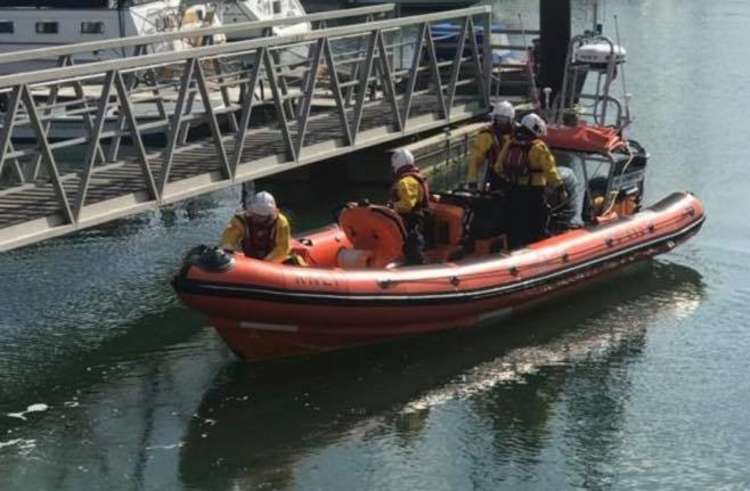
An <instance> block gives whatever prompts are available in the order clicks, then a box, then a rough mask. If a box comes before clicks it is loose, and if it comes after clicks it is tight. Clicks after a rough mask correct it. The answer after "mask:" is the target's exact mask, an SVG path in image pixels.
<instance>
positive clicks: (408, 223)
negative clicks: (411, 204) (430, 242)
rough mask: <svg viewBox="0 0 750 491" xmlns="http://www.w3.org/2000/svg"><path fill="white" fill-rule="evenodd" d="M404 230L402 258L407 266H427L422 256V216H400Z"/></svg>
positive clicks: (420, 214)
mask: <svg viewBox="0 0 750 491" xmlns="http://www.w3.org/2000/svg"><path fill="white" fill-rule="evenodd" d="M401 219H402V220H403V221H404V228H405V229H406V241H405V242H404V256H405V258H406V264H407V265H414V264H427V263H428V262H429V261H428V259H427V256H425V254H424V248H425V240H424V214H422V213H409V214H406V215H402V216H401Z"/></svg>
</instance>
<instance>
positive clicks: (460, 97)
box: [0, 6, 492, 251]
mask: <svg viewBox="0 0 750 491" xmlns="http://www.w3.org/2000/svg"><path fill="white" fill-rule="evenodd" d="M325 14H327V15H326V17H327V18H329V19H330V18H331V15H330V13H325ZM313 15H315V14H313ZM297 22H299V18H297ZM445 22H452V23H455V24H457V25H458V26H460V27H459V29H460V34H459V36H458V38H457V42H456V43H455V44H454V45H453V46H451V47H450V48H449V52H447V53H446V52H445V48H444V49H443V51H442V52H438V50H437V49H436V47H435V43H434V42H433V37H432V27H433V26H434V25H435V24H438V23H445ZM490 24H491V9H490V7H487V6H481V7H472V8H467V9H461V10H453V11H445V12H439V13H433V14H426V15H418V16H411V17H404V18H395V19H385V20H373V21H371V22H364V23H357V24H354V25H343V26H336V27H327V28H326V27H325V26H323V28H317V29H313V30H312V31H310V32H307V33H303V34H295V35H289V36H282V37H263V38H259V39H252V40H247V41H240V42H232V43H221V44H214V45H210V44H209V45H206V46H201V47H196V48H192V49H188V50H181V51H175V52H161V53H160V52H157V53H150V52H145V51H144V49H143V48H138V46H139V45H138V44H133V45H132V46H130V47H131V48H132V49H134V50H135V52H134V53H133V55H132V56H127V57H124V58H119V59H110V60H104V61H98V62H92V63H86V64H78V65H76V64H73V65H70V64H69V58H66V60H67V61H65V62H64V63H61V66H59V67H55V68H51V69H46V70H40V71H34V72H29V73H17V74H13V75H7V76H0V95H4V98H5V106H6V107H5V112H4V116H3V120H2V128H0V178H2V179H3V181H2V182H4V183H5V184H4V187H2V188H0V251H3V250H9V249H13V248H16V247H20V246H23V245H26V244H31V243H34V242H38V241H41V240H44V239H47V238H50V237H55V236H60V235H64V234H67V233H70V232H73V231H76V230H80V229H83V228H86V227H91V226H94V225H98V224H101V223H104V222H107V221H110V220H114V219H117V218H120V217H124V216H127V215H130V214H135V213H140V212H143V211H146V210H149V209H154V208H157V207H159V206H162V205H166V204H170V203H174V202H177V201H180V200H184V199H186V198H190V197H193V196H197V195H200V194H202V193H208V192H212V191H215V190H218V189H222V188H225V187H227V186H232V185H235V184H238V183H242V182H246V181H251V180H254V179H257V178H260V177H264V176H269V175H272V174H275V173H279V172H284V171H287V170H290V169H294V168H297V167H300V166H304V165H308V164H311V163H314V162H318V161H321V160H324V159H328V158H331V157H334V156H340V155H343V154H346V153H349V152H353V151H356V150H360V149H363V148H366V147H369V146H373V145H377V144H382V143H386V142H389V141H392V140H396V139H399V138H403V137H405V136H408V135H413V134H416V133H420V132H424V131H429V130H434V129H438V128H440V127H443V126H446V125H449V124H452V123H455V122H459V121H462V120H466V119H469V118H473V117H476V116H478V115H480V114H483V113H484V112H486V110H487V108H488V106H489V96H490V93H489V83H488V81H489V79H490V72H491V70H492V66H491V65H492V59H491V58H492V57H491V56H485V54H487V53H490V51H491V50H490V41H489V38H490V36H483V40H482V44H481V45H480V43H479V41H478V40H477V36H476V35H475V33H476V32H477V30H478V29H479V28H480V27H481V29H484V32H489V29H490ZM256 27H257V26H256ZM319 27H320V26H319ZM229 28H232V26H229ZM202 34H205V33H203V32H200V31H194V32H193V33H192V35H194V36H196V35H202ZM164 36H168V35H164ZM145 41H148V42H153V41H155V40H145ZM145 41H144V42H145ZM110 42H112V43H114V42H115V41H110ZM142 44H143V43H142ZM89 48H90V47H89ZM0 62H2V60H1V59H0ZM261 87H262V89H261ZM264 91H265V92H266V93H267V94H268V97H267V99H265V100H264V99H263V94H262V93H263V92H264ZM63 93H65V97H62V96H61V94H63ZM321 101H328V103H327V104H324V103H321ZM71 119H72V120H74V121H78V122H79V125H80V127H81V128H83V130H82V131H83V133H80V132H79V133H75V132H74V133H72V134H66V133H65V132H64V131H63V132H57V133H55V127H56V125H57V124H58V123H60V122H63V123H64V122H66V121H68V120H71ZM24 134H25V135H27V136H30V137H31V139H30V140H29V143H30V144H24V140H23V138H22V137H23V135H24ZM153 138H156V139H157V140H160V141H159V143H158V144H156V145H155V146H154V145H150V144H149V141H148V140H149V139H153ZM125 141H126V142H127V144H123V142H125ZM71 154H73V155H76V156H78V157H77V158H74V159H73V161H71V160H70V159H67V160H66V159H65V158H63V156H65V155H67V156H69V155H71Z"/></svg>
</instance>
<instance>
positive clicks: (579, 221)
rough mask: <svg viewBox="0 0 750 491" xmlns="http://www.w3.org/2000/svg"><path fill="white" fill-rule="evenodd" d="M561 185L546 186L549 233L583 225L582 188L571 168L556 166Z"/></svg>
mask: <svg viewBox="0 0 750 491" xmlns="http://www.w3.org/2000/svg"><path fill="white" fill-rule="evenodd" d="M557 172H558V173H559V174H560V178H561V179H562V182H563V185H562V186H559V187H556V188H553V187H551V186H547V197H546V199H547V203H548V205H549V207H550V214H551V216H550V223H549V228H550V232H551V233H557V232H564V231H566V230H569V229H572V228H580V227H583V191H584V190H583V189H582V187H583V186H581V185H580V181H579V180H578V176H576V173H575V171H574V170H573V169H571V168H570V167H566V166H564V165H558V166H557Z"/></svg>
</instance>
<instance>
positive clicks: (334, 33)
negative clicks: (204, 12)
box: [0, 5, 492, 91]
mask: <svg viewBox="0 0 750 491" xmlns="http://www.w3.org/2000/svg"><path fill="white" fill-rule="evenodd" d="M491 12H492V7H491V6H489V5H482V6H476V7H469V8H465V9H456V10H444V11H441V12H435V13H430V14H422V15H413V16H409V17H400V18H397V19H389V20H382V21H375V22H369V23H364V24H355V25H350V26H341V27H333V28H329V29H320V30H316V31H310V32H305V33H297V34H288V35H285V36H274V37H270V38H260V39H250V40H247V41H237V42H233V43H226V44H218V45H211V46H204V47H198V48H189V49H185V50H180V51H170V52H166V53H153V54H147V55H142V56H138V57H130V58H121V59H114V60H104V61H98V62H93V63H86V64H83V65H74V66H67V67H56V68H49V69H46V70H38V71H33V72H26V73H16V74H12V75H4V76H0V91H1V90H2V89H7V88H10V87H19V86H22V85H30V84H36V83H41V82H50V81H57V80H62V79H67V78H71V77H80V76H86V75H95V74H99V73H105V72H109V71H112V70H119V71H123V70H129V69H142V68H149V67H156V66H159V65H165V64H170V63H175V62H180V61H185V60H190V59H197V58H203V57H209V56H222V55H231V54H237V53H242V52H245V51H252V50H255V49H258V48H270V47H274V46H279V45H288V44H297V43H308V42H312V41H317V40H319V39H322V38H335V37H341V36H348V35H353V34H361V33H367V32H373V31H378V30H383V29H390V28H398V27H403V26H408V25H414V24H424V23H430V22H435V21H444V20H451V19H458V18H465V17H468V16H473V15H482V14H484V15H489V14H491Z"/></svg>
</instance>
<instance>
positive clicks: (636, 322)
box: [179, 261, 704, 489]
mask: <svg viewBox="0 0 750 491" xmlns="http://www.w3.org/2000/svg"><path fill="white" fill-rule="evenodd" d="M703 292H704V283H703V281H702V278H701V276H700V274H698V273H697V272H696V271H694V270H693V269H690V268H688V267H685V266H681V265H677V264H672V263H668V262H658V261H655V262H649V263H645V264H643V265H640V266H638V267H636V268H633V269H631V270H629V271H628V272H627V273H626V274H623V275H621V276H619V277H618V283H617V288H612V284H607V283H606V282H600V283H598V284H597V285H592V286H590V287H588V288H587V289H586V291H585V292H581V293H579V294H577V295H576V296H575V297H566V298H568V299H570V298H572V299H573V301H572V302H571V301H566V300H561V301H556V302H553V303H551V304H549V306H548V308H546V309H545V310H544V311H543V312H531V313H528V314H526V315H524V316H520V317H517V318H515V319H513V320H511V321H510V322H509V323H507V324H506V325H504V326H503V327H502V328H500V329H493V328H492V327H489V328H486V329H477V330H470V331H464V332H450V333H443V334H440V335H436V336H428V337H424V336H423V337H421V338H416V339H410V340H400V341H396V342H393V343H388V344H384V345H378V346H372V347H368V348H363V349H355V350H349V351H343V352H338V353H332V354H328V355H318V356H316V357H313V358H310V359H298V360H290V361H286V362H279V363H269V364H263V365H247V364H244V363H242V362H235V363H231V364H229V365H227V366H226V367H225V368H224V369H223V370H222V371H221V372H220V373H219V374H218V375H217V377H216V379H215V380H214V383H213V385H212V387H211V388H210V389H209V390H208V391H207V393H206V394H205V395H204V398H203V401H202V403H201V405H200V408H199V409H198V410H197V412H196V414H195V416H194V417H193V419H192V421H191V423H190V426H189V428H188V433H187V435H186V437H185V439H184V441H183V446H182V448H181V450H180V452H181V453H180V463H179V476H180V479H181V481H182V482H183V484H184V485H185V486H186V487H189V488H206V487H211V488H212V489H230V488H231V489H239V488H241V489H249V488H251V487H255V486H261V485H262V486H268V487H269V488H273V489H278V488H283V487H287V486H290V485H292V484H294V482H295V481H297V480H304V482H305V483H307V484H309V485H311V486H313V487H315V486H316V485H320V486H322V487H323V488H325V487H327V486H330V485H331V484H336V486H339V487H343V488H351V489H357V488H360V487H362V486H371V485H373V482H374V481H373V479H376V482H377V483H378V485H383V486H385V487H386V488H388V487H390V486H394V485H397V484H398V483H399V482H401V485H402V486H403V484H404V482H406V481H398V479H400V478H403V476H404V475H408V472H407V473H406V474H402V475H401V477H399V474H400V472H401V471H403V470H404V469H409V468H411V469H412V473H413V472H414V470H413V469H414V468H416V467H417V466H419V465H420V463H430V467H431V468H440V467H441V466H442V465H443V464H445V465H446V466H449V467H450V466H453V467H455V466H462V465H463V464H462V463H461V461H462V460H466V467H467V469H466V470H465V472H467V473H470V474H471V473H473V472H474V471H472V468H474V467H475V466H476V469H477V471H476V475H472V476H470V479H471V480H472V482H474V483H475V484H476V485H475V487H477V486H478V487H480V488H482V487H485V486H491V485H492V484H493V483H495V484H496V483H497V481H498V479H502V480H504V481H505V482H508V483H512V482H513V481H512V479H514V478H519V479H522V480H524V479H526V478H532V477H533V479H536V480H538V479H539V477H538V476H534V475H533V471H534V468H533V465H534V464H535V463H536V462H538V461H539V459H540V453H541V452H542V450H543V449H544V448H545V445H546V442H547V439H548V438H549V437H550V433H551V431H552V428H551V426H553V424H555V425H557V424H562V426H563V429H562V438H564V439H565V440H566V443H569V444H570V446H571V447H572V448H573V449H574V450H573V452H572V454H571V455H567V456H566V457H565V458H566V459H567V460H569V461H570V462H571V463H572V465H573V467H574V468H575V469H577V471H576V472H577V474H579V475H580V484H581V485H584V486H585V485H587V483H588V484H596V482H597V481H596V479H597V473H596V469H597V463H602V464H606V461H607V458H608V455H609V454H610V452H612V451H613V449H614V448H616V445H617V441H618V438H617V437H616V435H617V434H618V432H621V430H622V424H623V417H624V413H625V407H626V405H627V401H628V398H629V393H630V389H629V388H630V384H631V381H630V378H631V375H630V372H631V370H629V367H630V365H632V364H633V363H634V362H635V361H637V360H638V359H639V358H640V357H641V356H642V355H643V352H644V348H645V346H646V334H647V331H648V329H649V328H652V329H654V328H656V327H654V326H658V325H661V324H663V323H668V324H672V323H674V322H675V321H676V319H679V318H681V317H682V316H687V315H690V314H691V313H692V312H694V311H695V309H696V308H697V307H698V305H700V303H701V300H702V297H703ZM506 322H507V321H506ZM553 416H555V419H556V422H554V423H553V420H552V418H553ZM561 417H562V418H563V420H562V421H560V420H559V418H561ZM567 440H570V441H569V442H568V441H567ZM381 446H385V447H387V448H384V449H383V451H382V452H381V451H379V448H380V447H381ZM381 454H382V455H381ZM394 455H395V456H394ZM378 456H381V457H382V459H379V458H378ZM399 457H403V458H399ZM381 460H387V462H388V463H387V465H383V464H382V463H380V461H381ZM454 460H455V462H454ZM483 463H484V464H490V463H492V465H484V464H483ZM342 466H343V467H342ZM331 469H333V470H332V471H331V472H325V471H326V470H331ZM343 469H346V471H344V470H343ZM480 469H481V470H480ZM492 473H495V474H494V475H493V474H492ZM381 474H383V475H381ZM439 474H440V472H437V474H436V477H434V479H438V481H436V482H437V483H440V482H442V481H440V480H439V477H438V475H439ZM419 475H420V476H421V477H420V479H422V481H420V482H423V484H424V483H426V482H427V481H429V479H430V477H429V476H427V477H425V475H424V472H423V471H420V472H419ZM334 476H335V477H334ZM506 478H507V479H509V480H506ZM332 479H335V480H336V481H335V482H334V481H332ZM389 479H392V480H393V481H389ZM571 479H572V480H571V482H577V481H576V478H575V477H573V478H571ZM321 480H322V481H321ZM326 480H327V481H326ZM384 480H385V481H387V482H384ZM297 482H299V481H297ZM461 482H464V481H461ZM548 484H552V482H550V483H548ZM442 485H446V483H445V482H443V483H442Z"/></svg>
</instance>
